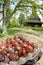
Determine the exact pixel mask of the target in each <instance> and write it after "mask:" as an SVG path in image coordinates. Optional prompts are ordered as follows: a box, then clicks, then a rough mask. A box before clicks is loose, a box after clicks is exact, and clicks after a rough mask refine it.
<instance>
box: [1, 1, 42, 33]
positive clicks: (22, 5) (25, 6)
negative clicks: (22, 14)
mask: <svg viewBox="0 0 43 65" xmlns="http://www.w3.org/2000/svg"><path fill="white" fill-rule="evenodd" d="M36 1H38V0H0V7H2V12H1V13H2V14H3V18H2V19H3V33H5V32H6V29H7V23H8V22H9V20H10V19H11V17H12V16H13V15H14V13H16V11H18V10H20V11H27V10H28V11H29V7H30V8H31V9H32V7H33V10H34V8H39V9H43V5H38V4H37V3H36ZM11 4H13V5H14V10H13V11H12V12H11V13H10V15H9V14H8V12H9V11H7V10H9V8H10V5H11ZM33 4H34V5H33ZM32 5H33V6H32Z"/></svg>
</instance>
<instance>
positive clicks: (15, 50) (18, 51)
mask: <svg viewBox="0 0 43 65" xmlns="http://www.w3.org/2000/svg"><path fill="white" fill-rule="evenodd" d="M34 48H35V46H34V45H33V44H32V43H30V42H29V41H27V40H26V39H25V38H24V37H22V36H16V37H14V38H8V39H6V40H5V41H2V42H0V62H4V63H9V62H10V61H18V60H19V58H20V57H26V56H27V54H28V53H33V51H34Z"/></svg>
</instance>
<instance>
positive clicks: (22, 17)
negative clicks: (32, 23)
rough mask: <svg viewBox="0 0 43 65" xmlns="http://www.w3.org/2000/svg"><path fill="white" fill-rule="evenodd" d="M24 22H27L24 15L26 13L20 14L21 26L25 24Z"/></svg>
mask: <svg viewBox="0 0 43 65" xmlns="http://www.w3.org/2000/svg"><path fill="white" fill-rule="evenodd" d="M24 22H25V17H24V14H22V13H21V14H20V16H19V24H20V26H22V25H23V24H24Z"/></svg>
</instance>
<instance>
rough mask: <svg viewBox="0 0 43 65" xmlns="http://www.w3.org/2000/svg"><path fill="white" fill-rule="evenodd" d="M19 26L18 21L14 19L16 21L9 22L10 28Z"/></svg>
mask: <svg viewBox="0 0 43 65" xmlns="http://www.w3.org/2000/svg"><path fill="white" fill-rule="evenodd" d="M18 26H19V23H18V19H16V18H15V17H14V19H13V20H12V21H10V22H9V25H8V28H13V27H18Z"/></svg>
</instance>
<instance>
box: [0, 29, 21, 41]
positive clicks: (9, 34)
mask: <svg viewBox="0 0 43 65" xmlns="http://www.w3.org/2000/svg"><path fill="white" fill-rule="evenodd" d="M17 32H20V30H18V29H7V33H5V34H2V33H1V32H0V41H1V40H3V39H6V38H9V37H12V36H14V35H15V33H17Z"/></svg>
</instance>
